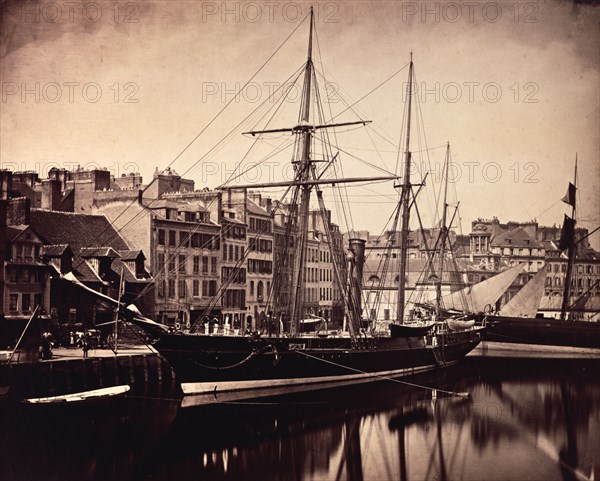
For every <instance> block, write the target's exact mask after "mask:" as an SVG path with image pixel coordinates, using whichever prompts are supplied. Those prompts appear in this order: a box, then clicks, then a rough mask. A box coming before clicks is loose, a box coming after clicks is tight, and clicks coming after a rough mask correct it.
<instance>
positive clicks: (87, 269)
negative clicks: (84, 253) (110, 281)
mask: <svg viewBox="0 0 600 481" xmlns="http://www.w3.org/2000/svg"><path fill="white" fill-rule="evenodd" d="M73 272H74V274H75V276H76V277H77V279H78V280H79V281H81V282H101V283H103V284H104V281H103V280H102V279H100V277H99V276H98V274H96V271H95V270H94V269H93V267H92V266H90V265H89V264H88V262H87V261H86V260H85V259H80V261H79V262H78V263H77V265H76V266H73Z"/></svg>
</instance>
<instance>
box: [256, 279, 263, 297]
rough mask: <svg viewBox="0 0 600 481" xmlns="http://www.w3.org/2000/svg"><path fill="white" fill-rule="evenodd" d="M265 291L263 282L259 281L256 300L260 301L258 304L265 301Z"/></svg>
mask: <svg viewBox="0 0 600 481" xmlns="http://www.w3.org/2000/svg"><path fill="white" fill-rule="evenodd" d="M263 290H264V287H263V283H262V281H258V284H257V285H256V299H257V300H258V302H262V300H263V294H264V292H263Z"/></svg>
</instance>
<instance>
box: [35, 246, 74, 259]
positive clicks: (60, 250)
mask: <svg viewBox="0 0 600 481" xmlns="http://www.w3.org/2000/svg"><path fill="white" fill-rule="evenodd" d="M66 250H70V247H69V245H68V244H54V245H50V246H42V255H45V256H48V257H61V256H62V255H63V254H64V253H65V251H66ZM71 252H72V251H71Z"/></svg>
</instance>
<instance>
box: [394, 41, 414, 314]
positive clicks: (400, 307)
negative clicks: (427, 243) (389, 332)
mask: <svg viewBox="0 0 600 481" xmlns="http://www.w3.org/2000/svg"><path fill="white" fill-rule="evenodd" d="M412 83H413V60H412V52H411V54H410V64H409V68H408V85H407V87H406V96H407V99H408V111H407V112H408V116H407V122H406V143H405V149H404V177H403V183H402V194H401V198H400V201H401V203H402V229H401V232H400V267H399V273H398V304H397V309H396V312H397V314H396V315H397V318H396V320H397V322H398V323H399V324H403V323H404V302H405V284H406V268H407V261H408V235H409V224H410V194H411V191H412V190H411V184H410V170H411V152H410V118H411V107H412V94H413V92H412Z"/></svg>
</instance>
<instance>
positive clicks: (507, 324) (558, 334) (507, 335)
mask: <svg viewBox="0 0 600 481" xmlns="http://www.w3.org/2000/svg"><path fill="white" fill-rule="evenodd" d="M488 322H489V325H488V331H487V334H486V341H493V342H504V343H515V344H539V345H546V346H571V347H591V348H599V349H600V323H598V322H587V321H561V320H558V319H543V318H522V317H505V316H495V317H489V318H488Z"/></svg>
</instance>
